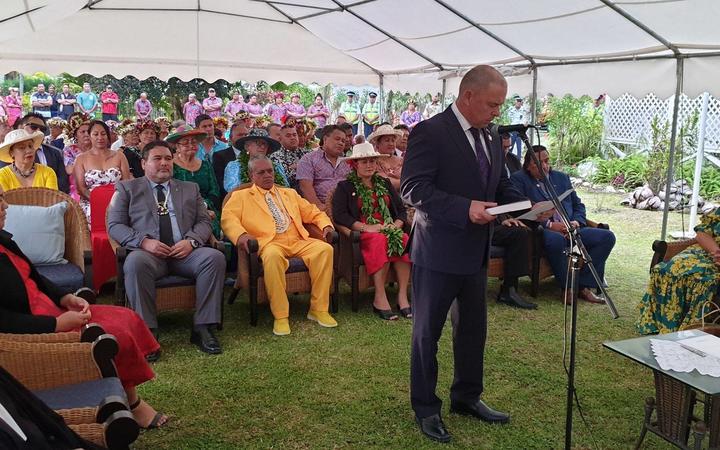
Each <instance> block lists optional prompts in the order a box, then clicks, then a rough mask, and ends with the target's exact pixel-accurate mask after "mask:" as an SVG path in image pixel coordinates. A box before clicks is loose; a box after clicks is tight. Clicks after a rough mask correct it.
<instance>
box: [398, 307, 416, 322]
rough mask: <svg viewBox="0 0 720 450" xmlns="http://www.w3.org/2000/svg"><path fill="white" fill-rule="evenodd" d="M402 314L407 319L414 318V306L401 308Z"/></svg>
mask: <svg viewBox="0 0 720 450" xmlns="http://www.w3.org/2000/svg"><path fill="white" fill-rule="evenodd" d="M400 315H401V316H403V317H404V318H406V319H412V316H413V315H412V308H410V307H409V306H408V307H407V308H400Z"/></svg>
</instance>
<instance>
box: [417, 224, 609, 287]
mask: <svg viewBox="0 0 720 450" xmlns="http://www.w3.org/2000/svg"><path fill="white" fill-rule="evenodd" d="M580 238H581V239H582V241H583V243H584V244H585V248H587V251H588V253H589V254H590V257H591V258H592V260H593V264H594V265H595V270H597V272H598V275H600V281H602V280H603V278H604V277H605V261H607V259H608V256H610V252H611V251H612V249H613V247H614V246H615V235H614V234H613V232H612V231H610V230H604V229H602V228H589V227H584V228H581V229H580ZM543 239H544V241H545V242H544V243H545V248H544V250H545V257H546V258H547V259H548V262H549V263H550V267H552V271H553V275H555V280H557V282H558V283H559V284H560V287H563V288H564V287H565V282H566V280H567V263H568V258H567V255H566V254H565V253H564V250H565V249H566V248H567V246H568V240H567V239H566V238H565V236H563V235H562V234H560V233H556V232H554V231H549V230H544V231H543ZM413 281H414V280H413ZM597 287H598V286H597V283H596V282H595V280H594V279H593V276H592V273H591V272H590V269H588V267H587V266H583V268H582V269H580V288H581V289H582V288H591V289H594V288H597Z"/></svg>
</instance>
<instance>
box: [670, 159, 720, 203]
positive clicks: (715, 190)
mask: <svg viewBox="0 0 720 450" xmlns="http://www.w3.org/2000/svg"><path fill="white" fill-rule="evenodd" d="M675 178H676V179H683V180H686V181H687V182H688V184H689V185H690V186H692V184H693V181H694V179H695V162H694V161H687V162H685V163H683V164H682V165H681V166H680V167H679V169H678V171H677V172H676V173H675ZM700 195H701V196H702V197H703V198H705V199H706V200H718V199H720V169H718V168H717V167H715V166H710V165H706V166H705V167H703V168H702V172H701V173H700Z"/></svg>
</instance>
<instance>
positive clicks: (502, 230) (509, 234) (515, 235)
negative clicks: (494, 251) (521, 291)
mask: <svg viewBox="0 0 720 450" xmlns="http://www.w3.org/2000/svg"><path fill="white" fill-rule="evenodd" d="M492 245H493V246H494V247H502V248H503V250H504V254H503V284H505V285H507V286H515V284H516V281H517V279H518V278H519V277H522V276H525V275H528V274H529V273H530V268H529V262H528V261H529V259H530V258H529V254H530V230H528V229H527V228H522V227H506V226H504V225H500V224H497V225H495V226H494V228H493V237H492Z"/></svg>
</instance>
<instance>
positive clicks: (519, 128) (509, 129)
mask: <svg viewBox="0 0 720 450" xmlns="http://www.w3.org/2000/svg"><path fill="white" fill-rule="evenodd" d="M528 128H535V125H523V124H521V123H518V124H515V125H498V127H497V132H498V134H504V133H515V132H517V133H525V131H526V130H527V129H528Z"/></svg>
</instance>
